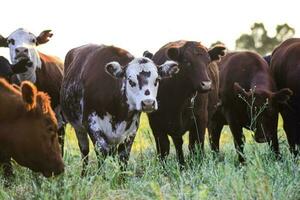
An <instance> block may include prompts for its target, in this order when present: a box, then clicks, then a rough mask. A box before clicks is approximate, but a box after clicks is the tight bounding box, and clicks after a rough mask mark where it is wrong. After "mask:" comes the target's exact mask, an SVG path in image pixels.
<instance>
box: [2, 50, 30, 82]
mask: <svg viewBox="0 0 300 200" xmlns="http://www.w3.org/2000/svg"><path fill="white" fill-rule="evenodd" d="M30 63H31V62H30V61H29V60H28V59H23V60H20V61H19V62H18V63H16V64H14V65H11V64H10V63H9V61H8V60H7V59H6V58H4V57H3V56H0V78H5V80H6V81H8V82H11V79H12V76H13V75H15V74H19V73H24V72H26V71H27V67H26V66H28V65H29V66H30Z"/></svg>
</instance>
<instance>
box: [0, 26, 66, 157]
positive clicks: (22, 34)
mask: <svg viewBox="0 0 300 200" xmlns="http://www.w3.org/2000/svg"><path fill="white" fill-rule="evenodd" d="M52 35H53V34H52V33H51V31H50V30H45V31H43V32H41V33H40V35H39V36H35V35H34V34H32V33H31V32H29V31H28V30H26V29H23V28H19V29H17V30H16V31H14V32H12V33H11V34H10V35H9V36H8V37H7V38H4V37H3V36H1V35H0V47H8V48H9V52H10V58H11V62H12V63H13V64H16V63H17V62H19V61H20V60H23V59H29V60H30V62H31V64H30V67H27V71H25V72H24V73H20V74H18V75H17V76H18V78H19V80H20V81H21V82H22V81H25V80H27V81H31V82H32V83H34V84H35V85H36V87H37V88H38V90H40V91H43V92H46V93H48V95H49V96H50V97H51V107H52V108H53V110H54V111H55V113H56V117H57V120H58V124H59V128H60V130H59V136H60V137H59V139H60V144H61V146H62V153H63V143H64V142H63V138H64V124H65V123H64V120H63V117H62V115H61V109H60V105H59V98H60V97H59V95H60V87H61V82H62V77H63V62H62V61H61V60H60V59H59V58H57V57H54V56H49V55H45V54H43V53H41V52H39V51H38V50H37V46H38V45H41V44H44V43H47V42H48V41H49V38H50V37H52Z"/></svg>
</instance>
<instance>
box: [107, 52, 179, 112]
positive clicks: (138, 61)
mask: <svg viewBox="0 0 300 200" xmlns="http://www.w3.org/2000/svg"><path fill="white" fill-rule="evenodd" d="M105 70H106V72H107V73H108V74H109V75H111V76H112V77H114V78H122V79H123V81H124V83H123V86H122V90H123V92H124V93H125V95H126V98H127V104H128V106H129V110H131V111H133V110H136V111H144V112H152V111H154V110H157V108H158V105H157V100H156V96H157V90H158V83H159V80H160V79H162V78H170V77H172V76H173V75H174V74H175V73H177V72H178V64H177V63H176V62H174V61H166V62H165V63H164V64H162V65H161V66H156V65H155V64H154V62H153V61H152V60H150V59H149V58H146V57H142V58H135V59H134V60H132V61H131V62H130V63H129V64H128V65H127V66H126V67H122V66H121V65H120V64H119V63H118V62H115V61H113V62H110V63H108V64H106V66H105Z"/></svg>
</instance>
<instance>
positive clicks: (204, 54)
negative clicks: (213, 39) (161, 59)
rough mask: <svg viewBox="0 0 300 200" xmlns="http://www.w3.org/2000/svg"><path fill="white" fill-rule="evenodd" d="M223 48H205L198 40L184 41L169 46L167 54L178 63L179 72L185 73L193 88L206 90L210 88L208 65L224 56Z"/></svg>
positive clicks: (199, 90) (200, 90) (201, 90)
mask: <svg viewBox="0 0 300 200" xmlns="http://www.w3.org/2000/svg"><path fill="white" fill-rule="evenodd" d="M224 50H225V47H223V46H217V47H214V48H212V49H211V50H207V49H206V48H205V47H203V46H202V45H201V44H200V43H198V42H186V43H185V45H183V46H182V47H172V48H169V49H168V51H167V55H168V57H169V58H170V59H172V60H175V61H177V62H178V63H179V66H180V71H181V73H184V74H185V77H187V80H188V82H189V83H190V85H191V86H192V88H193V90H197V91H198V92H207V91H209V90H211V80H210V78H209V76H208V66H209V64H210V63H211V62H212V61H216V60H219V59H220V57H221V56H224V55H225V52H224Z"/></svg>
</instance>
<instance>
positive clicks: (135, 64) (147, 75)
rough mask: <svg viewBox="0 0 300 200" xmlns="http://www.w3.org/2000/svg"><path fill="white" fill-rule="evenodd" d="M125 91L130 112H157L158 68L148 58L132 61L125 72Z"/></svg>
mask: <svg viewBox="0 0 300 200" xmlns="http://www.w3.org/2000/svg"><path fill="white" fill-rule="evenodd" d="M125 73H126V74H125V78H126V80H125V81H126V84H125V91H126V97H127V103H128V105H129V109H130V110H138V111H145V112H151V111H153V110H157V107H158V106H157V101H156V96H157V89H158V79H159V76H158V72H157V66H156V65H155V64H154V63H153V61H152V60H150V59H148V58H137V59H134V60H133V61H131V62H130V63H129V64H128V66H127V69H126V72H125Z"/></svg>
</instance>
